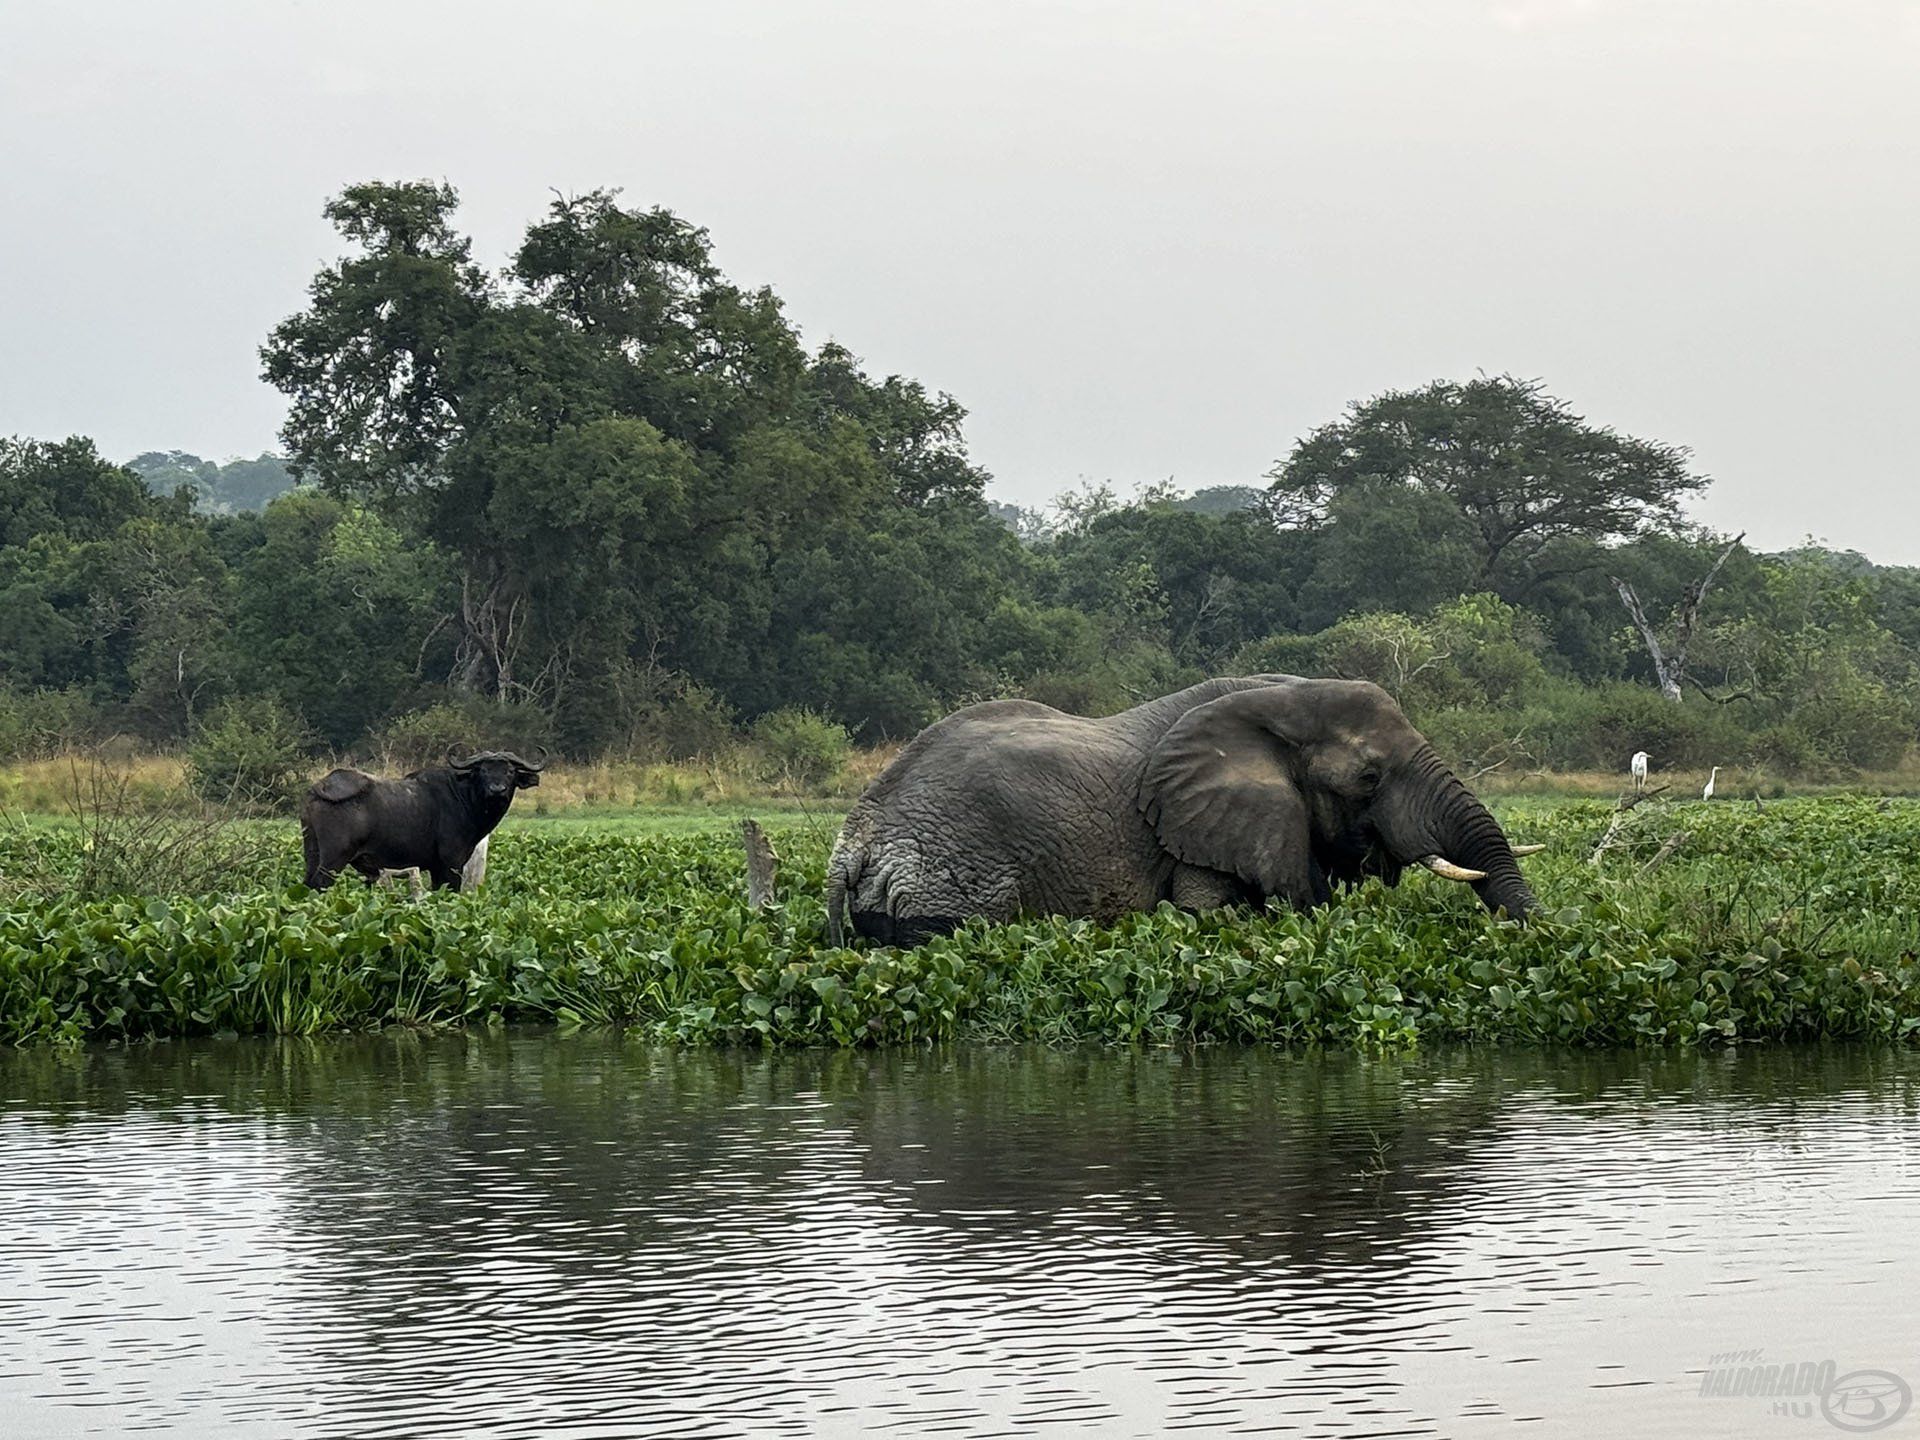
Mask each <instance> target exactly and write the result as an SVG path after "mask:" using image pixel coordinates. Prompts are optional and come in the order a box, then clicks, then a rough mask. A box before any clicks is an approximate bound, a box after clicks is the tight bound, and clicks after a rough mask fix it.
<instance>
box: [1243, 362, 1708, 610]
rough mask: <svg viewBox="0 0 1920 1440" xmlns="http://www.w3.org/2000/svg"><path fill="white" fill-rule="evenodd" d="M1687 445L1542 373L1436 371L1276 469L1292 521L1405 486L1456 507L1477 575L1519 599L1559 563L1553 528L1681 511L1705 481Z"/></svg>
mask: <svg viewBox="0 0 1920 1440" xmlns="http://www.w3.org/2000/svg"><path fill="white" fill-rule="evenodd" d="M1687 462H1688V452H1687V451H1686V450H1685V449H1683V448H1681V447H1679V446H1674V445H1665V444H1661V443H1659V442H1657V441H1650V440H1637V439H1634V438H1633V437H1631V436H1627V435H1622V434H1620V433H1619V432H1617V431H1615V430H1613V429H1610V428H1607V427H1604V426H1594V425H1590V424H1588V423H1587V421H1586V420H1585V419H1584V418H1583V417H1581V416H1580V415H1578V414H1576V413H1574V411H1573V410H1572V408H1571V407H1570V406H1568V405H1567V404H1566V402H1564V401H1562V400H1558V399H1556V398H1554V397H1553V396H1551V395H1549V394H1547V393H1546V390H1545V388H1544V386H1543V385H1542V384H1541V383H1540V382H1539V381H1535V380H1518V379H1515V378H1513V377H1512V376H1506V375H1501V376H1493V377H1490V378H1488V377H1483V378H1480V379H1477V380H1469V381H1464V382H1461V381H1451V380H1441V381H1435V382H1434V383H1433V384H1431V385H1427V386H1424V387H1423V388H1421V389H1418V390H1399V391H1389V392H1387V393H1386V394H1384V395H1380V396H1377V397H1375V398H1374V399H1371V400H1367V401H1363V402H1357V403H1355V404H1354V405H1352V406H1350V407H1349V409H1348V411H1347V413H1346V415H1345V416H1344V417H1342V418H1341V419H1340V420H1337V421H1335V422H1333V423H1332V424H1329V425H1323V426H1321V427H1320V428H1319V429H1317V430H1315V431H1314V432H1313V433H1312V434H1310V435H1308V436H1307V437H1306V438H1305V439H1303V440H1301V441H1300V442H1299V443H1298V444H1297V445H1296V446H1295V447H1294V449H1293V452H1292V454H1290V455H1289V456H1288V457H1287V458H1286V459H1285V460H1284V461H1282V462H1280V463H1279V464H1278V465H1276V466H1275V467H1274V469H1273V470H1271V471H1270V472H1268V474H1269V479H1270V481H1271V485H1270V487H1269V491H1268V507H1269V510H1270V513H1271V514H1272V515H1273V517H1274V519H1275V520H1276V521H1277V522H1278V523H1280V524H1282V525H1286V526H1297V527H1302V528H1306V529H1325V528H1328V527H1329V526H1330V525H1332V524H1334V523H1336V521H1335V519H1334V517H1335V514H1336V511H1335V506H1336V502H1337V501H1339V500H1340V499H1341V498H1342V497H1343V496H1348V495H1350V494H1354V493H1356V492H1365V493H1366V494H1367V496H1368V499H1369V502H1370V503H1372V504H1376V505H1378V504H1388V505H1391V504H1394V503H1396V497H1397V496H1399V495H1402V494H1403V493H1404V492H1419V493H1421V494H1423V495H1427V496H1432V497H1438V498H1439V499H1441V500H1443V501H1445V502H1446V503H1447V504H1448V505H1450V506H1451V507H1452V508H1453V510H1455V511H1457V512H1458V515H1459V517H1460V522H1461V523H1460V524H1459V525H1458V526H1457V527H1456V526H1449V527H1448V528H1449V530H1452V531H1455V532H1456V533H1458V534H1459V535H1461V536H1462V537H1464V539H1465V543H1466V544H1467V545H1468V547H1469V548H1470V550H1471V552H1472V555H1473V558H1474V563H1475V569H1476V572H1477V573H1476V574H1475V576H1474V581H1475V584H1476V586H1477V587H1478V588H1483V589H1492V590H1495V591H1497V592H1498V593H1500V594H1502V595H1503V596H1505V597H1507V598H1508V599H1515V598H1518V597H1521V596H1523V595H1525V594H1526V592H1528V591H1529V590H1531V589H1532V588H1533V586H1534V585H1536V584H1537V583H1539V582H1540V581H1541V580H1543V579H1546V578H1548V577H1549V576H1550V575H1551V574H1553V573H1555V572H1554V571H1553V569H1552V568H1551V566H1550V565H1549V564H1545V563H1543V561H1544V560H1545V559H1546V552H1547V551H1548V549H1549V547H1552V546H1553V545H1554V544H1555V542H1556V541H1562V540H1566V539H1570V538H1583V539H1587V540H1593V541H1619V540H1626V539H1631V538H1633V537H1635V536H1638V535H1642V534H1645V533H1648V532H1649V531H1655V530H1660V529H1666V528H1671V527H1673V526H1676V525H1677V524H1679V522H1680V505H1681V502H1682V500H1683V499H1684V498H1685V497H1686V496H1687V495H1689V494H1691V493H1693V492H1695V491H1697V490H1699V489H1701V488H1702V487H1703V486H1704V485H1706V483H1707V480H1706V477H1704V476H1700V475H1696V474H1694V473H1693V472H1692V471H1691V470H1690V469H1689V468H1688V463H1687Z"/></svg>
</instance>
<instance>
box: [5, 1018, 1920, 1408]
mask: <svg viewBox="0 0 1920 1440" xmlns="http://www.w3.org/2000/svg"><path fill="white" fill-rule="evenodd" d="M1917 1101H1920V1058H1916V1057H1914V1056H1910V1055H1906V1054H1897V1053H1886V1052H1859V1051H1845V1050H1819V1051H1810V1050H1800V1051H1792V1050H1770V1051H1764V1052H1757V1053H1747V1054H1738V1055H1722V1056H1708V1057H1704V1058H1700V1057H1650V1056H1635V1055H1611V1054H1609V1055H1588V1054H1553V1055H1542V1054H1536V1053H1477V1054H1467V1053H1457V1054H1444V1055H1437V1056H1422V1057H1418V1058H1410V1059H1384V1060H1383V1059H1365V1058H1359V1057H1353V1056H1347V1055H1327V1056H1300V1055H1287V1054H1282V1053H1275V1052H1268V1051H1255V1050H1219V1051H1208V1052H1203V1053H1200V1054H1196V1055H1173V1054H1162V1053H1139V1054H1136V1053H1128V1052H1115V1051H1091V1052H1087V1051H1075V1052H1068V1053H1061V1052H1049V1051H1045V1050H1036V1049H1019V1050H999V1049H988V1048H955V1049H951V1050H944V1051H921V1052H914V1053H900V1052H889V1053H883V1054H852V1055H848V1054H799V1055H762V1054H712V1053H697V1052H696V1053H679V1052H671V1051H661V1050H650V1049H646V1048H642V1047H639V1046H637V1045H633V1044H629V1043H626V1042H623V1041H621V1040H620V1039H618V1038H617V1037H609V1036H601V1037H592V1036H589V1037H573V1038H561V1037H558V1036H555V1035H552V1034H548V1033H539V1034H522V1035H497V1034H496V1035H470V1036H447V1037H439V1038H432V1039H423V1038H420V1037H415V1036H398V1037H376V1038H366V1039H357V1040H332V1041H324V1042H282V1043H269V1042H232V1043H216V1042H206V1043H195V1044H181V1045H171V1046H161V1047H156V1048H153V1049H147V1050H136V1051H132V1052H127V1051H119V1052H105V1051H89V1052H87V1053H84V1054H80V1055H63V1054H53V1053H47V1052H31V1053H10V1054H0V1256H4V1257H5V1258H4V1266H5V1269H4V1272H0V1273H4V1276H5V1281H4V1284H0V1434H20V1435H35V1436H39V1435H63V1434H74V1435H90V1434H122V1433H130V1432H140V1433H156V1434H169V1433H171V1434H179V1435H227V1434H233V1435H260V1436H273V1437H280V1436H298V1435H313V1436H319V1435H329V1436H331V1435H353V1436H379V1435H394V1436H398V1435H421V1434H442V1435H444V1434H452V1433H458V1434H463V1435H503V1436H504V1435H525V1434H530V1433H539V1434H542V1435H577V1436H590V1435H604V1436H623V1435H634V1434H651V1433H660V1434H673V1435H703V1434H714V1435H720V1434H737V1433H741V1432H757V1433H772V1434H793V1435H806V1434H839V1433H856V1432H858V1433H865V1432H883V1433H886V1432H890V1433H894V1434H899V1435H920V1434H926V1433H932V1432H939V1433H946V1434H954V1435H996V1434H1008V1435H1011V1434H1025V1433H1031V1432H1032V1431H1033V1430H1035V1429H1037V1428H1046V1429H1048V1430H1067V1431H1072V1430H1076V1429H1077V1430H1083V1431H1085V1432H1088V1433H1100V1434H1128V1435H1158V1434H1163V1433H1168V1432H1175V1431H1187V1430H1202V1429H1218V1430H1222V1431H1225V1432H1228V1433H1270V1432H1272V1433H1293V1434H1308V1435H1380V1434H1395V1435H1397V1434H1409V1433H1412V1434H1423V1433H1431V1434H1442V1435H1457V1434H1481V1433H1505V1432H1514V1431H1516V1430H1521V1431H1522V1432H1523V1433H1533V1434H1564V1433H1582V1432H1584V1433H1600V1434H1636V1435H1703V1434H1705V1435H1713V1434H1727V1435H1751V1434H1762V1433H1775V1432H1777V1433H1781V1434H1786V1435H1791V1434H1797V1433H1806V1434H1819V1433H1836V1434H1837V1433H1840V1432H1839V1431H1837V1430H1833V1429H1832V1428H1831V1427H1830V1426H1829V1425H1828V1424H1827V1422H1826V1421H1824V1420H1823V1419H1822V1418H1821V1417H1820V1415H1819V1411H1818V1401H1817V1400H1816V1401H1815V1402H1814V1404H1813V1407H1812V1410H1811V1418H1810V1419H1809V1418H1800V1417H1796V1416H1795V1415H1794V1414H1793V1413H1792V1411H1791V1408H1790V1407H1789V1409H1788V1410H1787V1412H1786V1413H1783V1414H1775V1413H1773V1406H1774V1405H1775V1404H1777V1403H1779V1402H1775V1401H1772V1400H1754V1399H1750V1398H1732V1397H1712V1396H1702V1395H1700V1394H1699V1393H1698V1391H1699V1389H1700V1386H1701V1377H1702V1373H1703V1371H1705V1370H1706V1369H1707V1368H1709V1366H1710V1364H1712V1363H1713V1357H1714V1356H1715V1355H1718V1354H1721V1353H1723V1352H1735V1351H1760V1352H1761V1357H1760V1358H1761V1360H1762V1361H1763V1362H1771V1363H1783V1362H1787V1361H1794V1362H1799V1361H1803V1360H1811V1361H1815V1362H1818V1361H1822V1360H1825V1359H1832V1360H1834V1361H1835V1362H1836V1365H1837V1368H1838V1371H1839V1372H1841V1373H1846V1372H1850V1371H1854V1370H1861V1369H1879V1370H1886V1371H1890V1372H1892V1373H1893V1374H1894V1375H1895V1376H1904V1378H1905V1379H1906V1380H1907V1381H1909V1382H1911V1383H1913V1384H1916V1385H1920V1343H1917V1342H1920V1262H1917V1261H1916V1260H1915V1259H1914V1258H1912V1255H1911V1253H1910V1248H1909V1245H1908V1243H1907V1242H1908V1239H1909V1237H1910V1236H1912V1235H1913V1234H1915V1233H1916V1232H1917V1231H1920V1132H1916V1128H1915V1113H1916V1102H1917ZM1802 1409H1803V1411H1804V1410H1805V1409H1806V1407H1805V1406H1803V1407H1802ZM1529 1422H1531V1423H1529ZM1916 1425H1920V1416H1913V1415H1910V1416H1908V1417H1907V1418H1906V1419H1905V1420H1904V1421H1902V1422H1901V1423H1900V1424H1899V1425H1897V1426H1895V1427H1894V1428H1893V1429H1892V1430H1890V1431H1887V1432H1885V1433H1893V1434H1899V1433H1912V1432H1913V1430H1914V1428H1915V1427H1916Z"/></svg>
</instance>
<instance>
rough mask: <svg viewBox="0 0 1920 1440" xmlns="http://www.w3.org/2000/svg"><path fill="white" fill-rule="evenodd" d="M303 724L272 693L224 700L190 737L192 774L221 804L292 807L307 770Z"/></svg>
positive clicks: (199, 788)
mask: <svg viewBox="0 0 1920 1440" xmlns="http://www.w3.org/2000/svg"><path fill="white" fill-rule="evenodd" d="M308 744H309V737H308V736H307V734H306V731H305V729H304V727H303V726H302V725H301V724H300V722H299V721H298V720H296V719H295V718H294V717H293V716H292V715H290V714H288V713H287V711H286V709H285V708H284V707H283V706H281V704H280V703H279V702H278V701H277V700H274V699H272V698H270V697H266V696H260V697H256V698H252V699H235V700H225V701H222V702H221V703H220V704H219V705H216V706H215V707H214V708H213V709H212V710H211V711H209V712H208V713H207V715H206V717H205V718H204V719H203V720H201V721H200V722H199V723H198V724H197V725H196V726H195V727H194V730H193V734H192V736H191V737H190V738H189V740H188V742H187V779H188V782H189V783H190V784H191V785H192V786H193V792H194V794H196V795H198V796H199V797H200V798H201V799H203V800H206V801H208V802H210V803H212V804H216V805H228V806H235V807H239V808H242V809H249V810H261V811H267V812H278V811H286V810H291V809H292V808H293V806H294V802H295V801H296V799H297V798H298V797H299V794H300V791H301V789H302V786H303V783H304V778H305V774H306V770H307V747H308Z"/></svg>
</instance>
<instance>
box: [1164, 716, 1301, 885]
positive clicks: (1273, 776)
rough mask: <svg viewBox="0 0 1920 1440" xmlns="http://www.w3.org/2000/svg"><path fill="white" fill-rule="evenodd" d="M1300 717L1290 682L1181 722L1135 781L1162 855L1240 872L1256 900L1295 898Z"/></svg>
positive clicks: (1298, 854) (1298, 878) (1298, 880)
mask: <svg viewBox="0 0 1920 1440" xmlns="http://www.w3.org/2000/svg"><path fill="white" fill-rule="evenodd" d="M1305 719H1306V717H1305V716H1304V714H1303V713H1302V709H1301V703H1300V700H1299V697H1298V693H1297V692H1296V691H1295V690H1294V689H1293V687H1291V686H1287V685H1263V686H1261V687H1259V688H1258V689H1254V690H1237V691H1235V692H1233V693H1232V694H1230V695H1223V696H1221V697H1220V698H1219V699H1218V700H1214V701H1210V702H1209V703H1207V704H1205V705H1200V706H1196V707H1195V708H1194V709H1192V710H1189V711H1188V712H1187V713H1186V714H1185V715H1183V716H1181V717H1180V719H1179V720H1177V721H1176V722H1175V723H1174V725H1173V727H1172V728H1171V729H1169V730H1168V731H1167V733H1166V734H1165V735H1163V736H1162V737H1161V739H1160V743H1159V744H1158V745H1156V746H1155V747H1154V749H1153V751H1152V753H1151V754H1150V755H1149V756H1148V757H1147V766H1146V769H1145V771H1144V772H1143V774H1142V777H1141V781H1140V797H1139V804H1140V813H1141V814H1143V815H1145V816H1146V817H1147V821H1148V823H1149V824H1151V825H1152V826H1153V827H1154V831H1155V833H1156V834H1157V835H1158V836H1159V837H1160V843H1161V844H1162V845H1164V846H1165V847H1166V848H1167V851H1168V852H1169V853H1170V854H1172V855H1173V856H1175V857H1176V858H1178V859H1180V860H1184V861H1186V863H1187V864H1189V865H1203V866H1205V867H1206V868H1208V869H1210V870H1223V871H1225V872H1227V873H1228V874H1230V875H1238V876H1239V877H1240V878H1241V879H1242V880H1245V881H1247V882H1248V883H1249V884H1252V885H1257V886H1258V887H1259V888H1260V891H1261V893H1262V894H1266V895H1286V896H1292V895H1295V894H1296V893H1298V890H1299V887H1300V886H1301V885H1303V884H1304V883H1305V877H1306V873H1307V868H1308V860H1309V853H1310V848H1309V827H1308V815H1307V802H1306V798H1305V797H1304V796H1303V795H1302V794H1301V793H1300V788H1299V786H1298V785H1297V784H1296V783H1295V780H1294V767H1293V765H1292V763H1291V762H1292V757H1293V754H1294V753H1295V751H1296V749H1297V747H1298V746H1299V745H1300V743H1301V741H1302V739H1303V738H1304V734H1305V724H1304V722H1305Z"/></svg>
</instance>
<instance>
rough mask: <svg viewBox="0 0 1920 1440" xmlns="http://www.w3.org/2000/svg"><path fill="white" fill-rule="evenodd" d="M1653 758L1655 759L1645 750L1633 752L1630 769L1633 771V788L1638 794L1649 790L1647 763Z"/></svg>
mask: <svg viewBox="0 0 1920 1440" xmlns="http://www.w3.org/2000/svg"><path fill="white" fill-rule="evenodd" d="M1652 758H1653V757H1652V756H1651V755H1649V754H1647V752H1646V751H1644V750H1636V751H1634V752H1633V761H1632V764H1631V766H1630V768H1631V769H1632V771H1633V788H1634V790H1635V791H1636V792H1638V791H1641V790H1645V789H1646V788H1647V761H1649V760H1651V759H1652Z"/></svg>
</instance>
